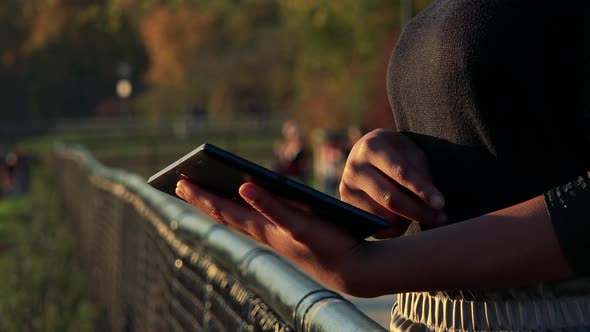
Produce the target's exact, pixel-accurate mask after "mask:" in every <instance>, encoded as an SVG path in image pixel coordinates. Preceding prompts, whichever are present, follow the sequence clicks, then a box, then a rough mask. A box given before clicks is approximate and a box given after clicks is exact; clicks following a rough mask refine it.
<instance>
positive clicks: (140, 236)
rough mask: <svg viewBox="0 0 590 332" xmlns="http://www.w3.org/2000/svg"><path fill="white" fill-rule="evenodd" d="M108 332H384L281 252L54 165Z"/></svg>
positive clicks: (120, 179) (132, 178)
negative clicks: (282, 255) (278, 253)
mask: <svg viewBox="0 0 590 332" xmlns="http://www.w3.org/2000/svg"><path fill="white" fill-rule="evenodd" d="M51 167H52V168H53V169H54V171H55V174H56V177H57V182H58V183H59V185H58V187H59V188H58V190H59V191H60V194H61V195H63V197H64V204H63V205H64V210H65V213H64V215H65V219H66V222H67V223H68V224H69V225H70V227H71V228H72V229H73V230H74V232H75V233H76V235H77V236H78V238H79V250H80V254H81V259H82V264H83V266H84V268H85V270H86V271H87V273H88V280H89V283H90V285H89V286H90V296H91V298H92V300H93V301H94V302H95V303H97V304H98V305H99V306H100V307H102V308H104V310H105V311H104V317H105V319H104V322H103V325H104V326H103V327H101V329H102V330H105V331H382V330H383V328H382V327H381V326H380V325H379V324H377V323H376V322H374V321H373V320H371V319H370V318H368V317H367V316H365V315H364V314H363V313H362V312H360V311H359V310H358V309H357V308H356V307H355V306H354V305H353V304H352V303H350V302H349V301H347V300H345V299H343V298H342V297H341V296H340V295H339V294H337V293H335V292H333V291H331V290H329V289H326V288H324V287H323V286H322V285H320V284H319V283H317V282H316V281H314V280H312V279H310V278H309V277H308V276H307V275H306V274H305V273H303V272H301V271H300V270H299V269H297V268H296V267H294V266H293V265H292V264H291V263H289V262H287V261H286V260H284V259H283V258H281V257H280V256H278V255H277V254H275V253H273V252H271V251H270V250H268V249H266V248H264V247H262V246H260V245H258V244H257V243H255V242H253V241H251V240H250V239H247V238H246V237H243V236H242V235H239V234H237V233H235V232H233V231H231V230H229V229H227V228H225V227H223V226H220V225H218V224H217V223H215V222H213V221H212V220H209V219H208V218H206V217H204V216H201V215H198V214H196V212H195V210H194V209H192V208H191V207H190V206H188V205H186V204H184V203H182V202H180V201H179V200H176V199H173V198H171V197H168V196H167V195H164V194H161V193H159V192H157V191H156V190H154V189H152V188H151V187H150V186H148V185H147V184H146V183H145V180H144V179H143V178H141V177H139V176H137V175H134V174H131V173H128V172H125V171H122V170H114V169H110V168H107V167H105V166H103V165H101V164H100V163H99V162H97V161H96V160H95V159H94V158H93V157H92V155H91V154H90V153H88V152H87V151H85V150H84V149H82V148H79V147H78V148H72V147H68V148H66V147H63V146H61V147H58V148H57V149H56V152H55V153H54V154H53V157H52V158H51Z"/></svg>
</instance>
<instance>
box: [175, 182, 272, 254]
mask: <svg viewBox="0 0 590 332" xmlns="http://www.w3.org/2000/svg"><path fill="white" fill-rule="evenodd" d="M176 194H177V195H178V196H179V197H181V198H182V199H184V200H185V201H187V202H188V203H190V204H191V205H193V206H195V207H196V208H198V209H199V210H200V211H201V212H203V213H205V214H207V215H208V216H209V217H211V218H212V219H213V220H215V221H217V222H218V223H220V224H222V225H225V226H227V227H229V228H231V229H233V230H235V231H238V232H240V233H242V234H244V235H247V236H249V237H251V238H253V239H254V240H256V241H258V242H262V243H265V244H268V243H269V237H271V236H272V235H273V232H274V233H276V232H277V228H276V225H274V224H273V223H272V222H270V221H269V220H267V219H266V218H264V217H263V216H262V215H260V213H258V211H256V210H254V209H252V207H250V206H247V205H244V204H242V203H238V202H236V201H234V200H232V199H228V198H226V197H222V196H219V195H216V194H214V193H212V192H209V191H207V190H202V189H201V188H199V187H198V186H195V185H193V184H191V183H190V182H188V181H185V180H181V181H179V183H178V185H177V188H176Z"/></svg>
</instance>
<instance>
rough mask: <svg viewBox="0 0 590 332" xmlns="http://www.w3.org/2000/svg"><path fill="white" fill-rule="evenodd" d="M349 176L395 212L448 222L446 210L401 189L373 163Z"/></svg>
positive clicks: (381, 203) (410, 217) (412, 218)
mask: <svg viewBox="0 0 590 332" xmlns="http://www.w3.org/2000/svg"><path fill="white" fill-rule="evenodd" d="M348 177H349V178H350V177H353V178H354V181H353V183H362V184H363V187H362V190H363V191H364V192H365V193H366V194H367V196H369V197H371V198H372V199H373V200H374V201H375V202H376V203H377V204H379V205H381V206H383V207H384V208H386V209H388V210H389V211H391V212H393V213H396V214H399V215H401V216H403V217H405V218H408V219H411V220H416V221H418V222H421V223H426V224H434V225H443V224H444V223H445V222H446V215H445V214H444V212H442V211H440V210H437V209H433V208H432V207H430V206H428V205H426V204H424V203H423V202H422V201H420V200H418V199H415V196H414V194H411V193H406V192H405V191H403V190H401V189H400V188H399V186H398V185H397V184H396V183H393V182H392V181H391V180H390V179H389V178H387V177H386V176H385V175H384V174H383V173H382V172H381V171H379V170H377V169H376V168H374V167H373V166H372V165H368V164H365V165H364V166H363V167H362V168H361V169H357V170H356V171H355V172H354V174H352V175H348Z"/></svg>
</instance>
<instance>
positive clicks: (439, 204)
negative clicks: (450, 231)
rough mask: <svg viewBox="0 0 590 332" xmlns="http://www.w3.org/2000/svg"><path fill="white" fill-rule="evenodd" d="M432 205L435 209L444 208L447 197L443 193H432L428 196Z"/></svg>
mask: <svg viewBox="0 0 590 332" xmlns="http://www.w3.org/2000/svg"><path fill="white" fill-rule="evenodd" d="M428 200H429V201H430V205H431V206H432V207H433V208H435V209H442V208H443V207H444V206H445V199H444V197H442V195H441V194H432V195H430V197H428Z"/></svg>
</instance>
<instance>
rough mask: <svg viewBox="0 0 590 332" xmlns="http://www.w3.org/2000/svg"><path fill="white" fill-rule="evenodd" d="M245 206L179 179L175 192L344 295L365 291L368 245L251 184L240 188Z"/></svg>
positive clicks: (220, 221) (212, 216) (218, 220)
mask: <svg viewBox="0 0 590 332" xmlns="http://www.w3.org/2000/svg"><path fill="white" fill-rule="evenodd" d="M239 193H240V196H241V197H242V198H243V199H244V200H245V201H246V202H247V203H248V204H249V205H250V206H248V205H246V204H244V203H243V202H240V201H236V200H232V199H228V198H225V197H222V196H219V195H216V194H214V193H212V192H210V191H207V190H204V189H202V188H199V187H197V186H195V185H194V184H191V183H190V182H188V181H186V180H181V181H179V182H178V184H177V188H176V194H177V195H178V196H179V197H181V198H182V199H184V200H185V201H187V202H189V203H190V204H192V205H194V206H195V207H197V208H198V209H199V210H201V211H202V212H203V213H205V214H207V215H209V216H210V217H211V218H213V219H214V220H216V221H217V222H219V223H221V224H223V225H226V226H227V227H229V228H231V229H233V230H236V231H238V232H240V233H242V234H245V235H247V236H249V237H251V238H253V239H254V240H256V241H258V242H260V243H263V244H265V245H268V246H270V247H272V248H273V249H274V250H275V251H277V252H278V253H280V254H282V255H284V256H286V257H287V258H289V259H291V260H293V261H294V262H295V263H296V264H298V265H299V266H301V267H302V268H303V269H304V270H306V271H307V272H308V273H309V274H311V275H313V276H314V277H316V278H317V279H318V280H321V281H322V282H324V283H326V284H327V285H329V286H331V287H333V288H335V289H338V290H340V291H343V292H346V293H349V294H359V295H360V293H359V292H366V287H367V285H366V284H365V283H364V282H361V281H359V279H362V278H363V276H362V274H359V271H364V270H365V267H364V266H363V264H364V263H365V262H366V261H367V259H366V257H365V256H366V255H367V249H368V247H369V243H368V242H365V241H359V240H357V239H355V238H354V237H352V236H351V235H349V234H347V233H345V232H343V231H342V230H340V229H339V228H337V227H335V226H332V225H330V224H329V223H327V222H325V221H323V220H321V219H319V218H317V217H315V216H311V215H308V214H306V213H305V212H302V211H303V210H300V209H296V208H293V207H292V205H291V204H289V203H287V202H285V201H282V200H280V199H278V198H276V195H273V194H271V193H269V192H267V191H266V190H264V189H262V188H260V187H258V186H256V185H255V184H253V183H245V184H243V185H242V186H241V187H240V191H239Z"/></svg>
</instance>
